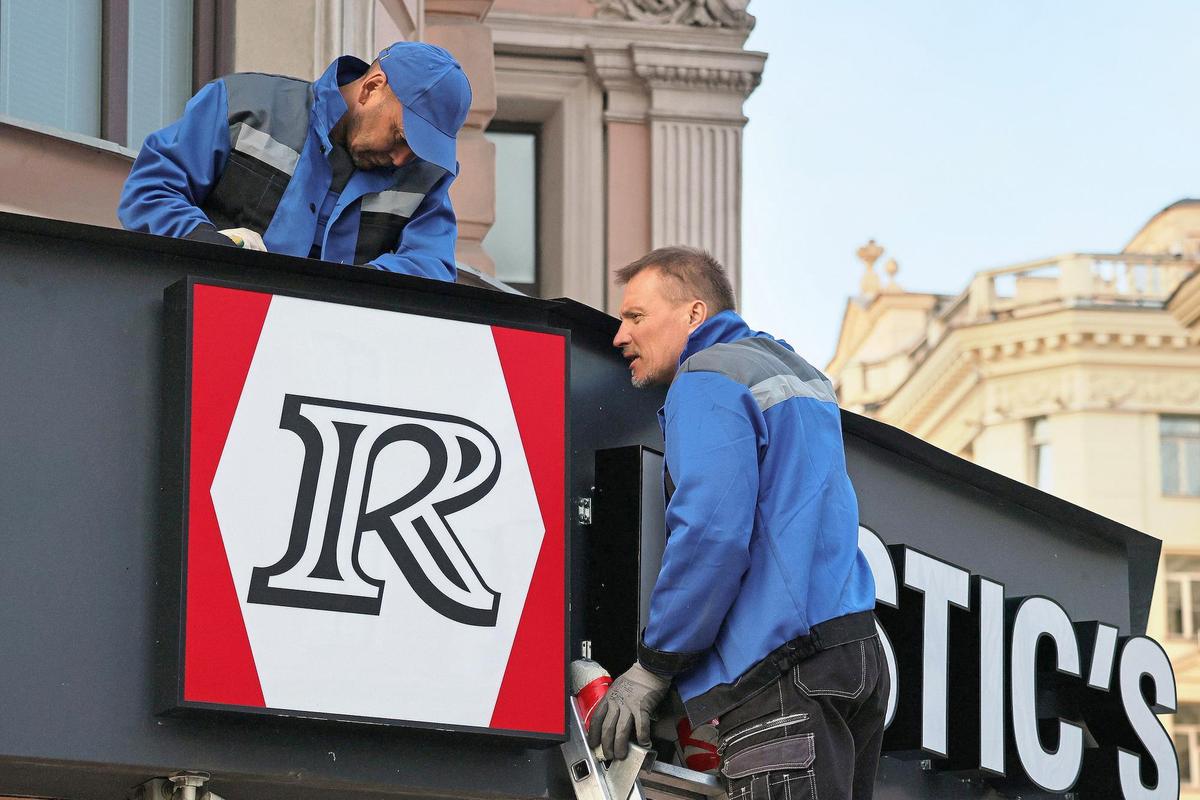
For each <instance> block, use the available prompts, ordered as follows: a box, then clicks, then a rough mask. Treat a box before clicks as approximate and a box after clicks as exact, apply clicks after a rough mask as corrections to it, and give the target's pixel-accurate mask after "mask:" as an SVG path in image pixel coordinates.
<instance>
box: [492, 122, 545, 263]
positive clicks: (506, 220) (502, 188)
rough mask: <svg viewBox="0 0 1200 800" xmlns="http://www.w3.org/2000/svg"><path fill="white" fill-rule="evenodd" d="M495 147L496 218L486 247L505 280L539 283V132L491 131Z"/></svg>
mask: <svg viewBox="0 0 1200 800" xmlns="http://www.w3.org/2000/svg"><path fill="white" fill-rule="evenodd" d="M486 135H487V138H488V139H489V140H490V141H491V142H492V144H494V145H495V146H496V221H495V222H494V223H493V224H492V228H491V230H490V231H488V234H487V236H486V237H484V240H483V246H484V248H485V249H486V250H487V252H488V255H490V256H491V257H492V258H493V259H494V260H495V262H496V277H497V278H499V279H500V280H502V281H504V282H506V283H526V284H527V283H536V282H537V135H536V134H533V133H505V132H494V131H488V132H487V134H486Z"/></svg>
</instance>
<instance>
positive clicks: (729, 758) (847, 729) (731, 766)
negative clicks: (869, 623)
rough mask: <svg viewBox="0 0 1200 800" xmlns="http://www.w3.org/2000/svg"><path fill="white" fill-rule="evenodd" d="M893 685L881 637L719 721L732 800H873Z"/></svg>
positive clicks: (829, 655)
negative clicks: (887, 709) (885, 720)
mask: <svg viewBox="0 0 1200 800" xmlns="http://www.w3.org/2000/svg"><path fill="white" fill-rule="evenodd" d="M889 685H890V679H889V677H888V671H887V666H886V664H885V662H884V657H883V648H882V647H881V646H880V644H879V637H878V636H871V637H869V638H866V639H862V640H859V641H855V642H849V643H847V644H842V645H838V646H836V647H832V648H830V649H828V650H821V651H819V652H817V653H816V654H814V655H812V656H810V657H809V658H806V659H804V660H803V661H801V662H800V663H798V664H797V665H796V666H794V667H792V668H791V669H790V670H788V671H786V672H784V673H783V674H782V675H781V676H780V678H779V681H778V682H777V683H776V684H774V685H772V686H769V687H768V688H767V689H765V690H763V691H761V692H759V693H758V694H756V695H754V696H753V697H751V698H750V699H749V700H747V701H746V702H745V703H743V704H742V705H739V706H737V707H736V708H734V709H731V710H730V711H727V712H726V713H725V714H723V715H722V716H721V719H720V721H719V724H718V726H717V733H718V736H719V739H720V744H719V749H718V752H719V753H720V756H721V772H722V774H723V775H724V776H725V779H726V781H727V784H728V785H727V788H728V790H729V800H818V798H826V800H832V799H833V798H836V799H837V800H870V798H871V794H872V792H873V791H874V788H875V770H876V767H877V766H878V765H879V750H880V745H881V744H882V742H883V717H884V711H885V710H886V707H887V696H888V691H889Z"/></svg>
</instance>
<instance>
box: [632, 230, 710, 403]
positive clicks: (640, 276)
mask: <svg viewBox="0 0 1200 800" xmlns="http://www.w3.org/2000/svg"><path fill="white" fill-rule="evenodd" d="M617 283H618V284H623V285H624V286H625V295H624V297H623V298H622V300H621V327H620V328H619V329H618V330H617V335H616V336H615V337H614V338H613V346H614V347H618V348H620V350H621V354H622V355H624V356H625V358H626V359H628V360H629V371H630V377H631V379H632V381H633V385H634V386H636V387H637V388H639V389H641V388H645V387H646V386H649V385H651V384H654V383H670V382H671V380H672V379H673V378H674V377H675V372H676V370H677V369H678V367H679V358H680V356H681V355H682V354H683V348H684V347H685V346H686V345H687V340H688V337H689V336H691V334H692V333H693V332H694V331H695V330H696V329H697V328H699V327H700V326H701V325H702V324H703V323H704V322H705V321H706V320H707V319H709V318H710V317H712V316H713V315H715V314H718V313H720V312H722V311H726V310H729V309H732V308H733V307H734V303H733V288H732V286H731V285H730V283H729V278H728V277H727V276H726V275H725V270H724V268H723V267H722V266H721V265H720V264H719V263H718V262H717V261H716V259H714V258H713V257H712V256H710V255H709V254H708V253H705V252H704V251H702V250H696V249H693V248H690V247H663V248H660V249H658V250H655V251H653V252H652V253H649V254H648V255H646V256H643V257H642V258H640V259H638V260H637V261H635V262H633V263H632V264H630V265H629V266H627V267H624V268H622V269H620V270H618V271H617Z"/></svg>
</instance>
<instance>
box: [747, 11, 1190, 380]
mask: <svg viewBox="0 0 1200 800" xmlns="http://www.w3.org/2000/svg"><path fill="white" fill-rule="evenodd" d="M749 11H750V12H751V13H752V14H753V15H754V16H755V17H757V24H756V26H755V28H754V31H753V32H752V33H751V35H750V39H749V40H748V42H747V44H746V47H747V48H748V49H751V50H761V51H764V52H766V53H768V55H769V57H768V59H767V64H766V69H765V70H764V73H763V79H762V83H761V85H760V86H759V87H758V89H757V90H756V91H755V92H754V94H752V95H751V96H750V98H749V100H747V101H746V104H745V113H746V116H747V117H749V119H750V122H749V123H748V124H747V126H746V129H745V134H744V140H743V190H742V270H743V273H742V311H743V313H744V316H745V317H746V319H747V321H748V322H749V323H750V325H751V327H753V328H758V329H760V330H766V331H769V332H771V333H773V334H775V335H776V336H780V337H782V338H785V339H787V340H788V341H789V342H790V343H791V344H792V345H793V346H794V347H795V348H796V349H797V351H799V352H800V353H801V354H802V355H803V356H805V357H806V358H807V359H808V360H809V361H811V362H812V363H813V364H814V365H815V366H818V367H821V368H823V367H824V366H825V365H826V364H827V363H828V361H829V359H830V358H831V357H832V355H833V350H834V347H835V345H836V341H837V334H838V329H839V327H840V324H841V318H842V314H843V311H844V309H845V305H846V300H847V298H848V297H849V296H850V295H853V294H855V293H857V291H858V284H859V279H860V278H861V277H862V274H863V267H862V262H860V261H859V260H858V258H857V257H856V256H855V251H856V250H857V249H858V248H859V247H860V246H861V245H863V244H864V243H866V241H867V240H868V239H869V238H874V239H875V240H876V241H877V242H878V243H879V244H880V245H881V246H882V247H883V248H884V249H885V253H884V255H883V257H882V258H880V260H879V262H878V264H877V265H876V271H877V272H878V273H880V274H881V276H882V269H881V268H882V266H883V264H884V262H885V261H886V260H887V259H888V258H895V259H896V261H897V262H898V263H899V265H900V271H899V274H898V280H899V283H900V285H901V286H902V287H904V288H905V289H907V290H910V291H925V292H938V293H944V294H957V293H958V292H961V291H962V290H963V289H964V288H965V287H966V285H967V283H968V282H969V280H970V277H971V275H972V274H973V273H974V272H977V271H979V270H982V269H988V268H991V267H998V266H1005V265H1009V264H1016V263H1019V262H1022V261H1029V260H1033V259H1036V258H1043V257H1048V256H1053V255H1057V254H1060V253H1068V252H1117V251H1120V250H1121V249H1122V248H1123V247H1124V246H1125V245H1126V244H1127V243H1128V241H1129V240H1130V239H1131V238H1132V236H1133V235H1134V233H1136V232H1137V230H1138V229H1139V228H1141V226H1142V225H1143V224H1144V223H1145V222H1146V221H1148V220H1149V219H1150V217H1151V216H1153V215H1154V214H1155V213H1157V212H1158V211H1160V210H1161V209H1162V208H1163V207H1165V206H1167V205H1169V204H1170V203H1172V202H1174V201H1176V200H1178V199H1180V198H1183V197H1200V91H1198V90H1197V88H1198V86H1200V40H1198V39H1197V32H1198V31H1200V2H1197V0H1137V2H1134V1H1133V0H1123V1H1121V2H1116V1H1111V0H971V1H970V2H966V0H903V1H901V0H752V2H751V3H750V6H749Z"/></svg>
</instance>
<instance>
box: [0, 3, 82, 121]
mask: <svg viewBox="0 0 1200 800" xmlns="http://www.w3.org/2000/svg"><path fill="white" fill-rule="evenodd" d="M101 5H102V3H101V0H2V1H0V114H8V115H9V116H13V117H18V118H19V119H24V120H29V121H30V122H38V123H41V124H43V125H49V126H51V127H54V128H60V129H62V130H66V131H73V132H75V133H82V134H85V135H87V136H99V135H100V12H101Z"/></svg>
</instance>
